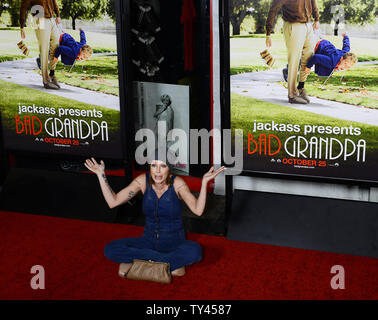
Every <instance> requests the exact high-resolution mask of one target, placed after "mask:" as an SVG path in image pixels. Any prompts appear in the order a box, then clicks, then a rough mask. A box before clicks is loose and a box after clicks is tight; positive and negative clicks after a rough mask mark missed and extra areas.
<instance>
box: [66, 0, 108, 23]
mask: <svg viewBox="0 0 378 320" xmlns="http://www.w3.org/2000/svg"><path fill="white" fill-rule="evenodd" d="M108 2H109V1H108V0H64V1H62V6H61V9H60V15H61V17H62V19H72V29H73V30H76V20H78V19H83V20H95V19H97V18H100V17H102V16H103V15H104V14H105V13H106V9H107V5H108Z"/></svg>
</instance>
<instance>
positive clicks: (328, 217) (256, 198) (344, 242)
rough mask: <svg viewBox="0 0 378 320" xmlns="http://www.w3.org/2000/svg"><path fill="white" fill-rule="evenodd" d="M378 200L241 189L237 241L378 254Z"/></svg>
mask: <svg viewBox="0 0 378 320" xmlns="http://www.w3.org/2000/svg"><path fill="white" fill-rule="evenodd" d="M377 230H378V204H376V203H368V202H358V201H348V200H335V199H326V198H315V197H305V196H293V195H283V194H273V193H263V192H252V191H241V190H236V191H235V193H234V196H233V205H232V213H231V217H230V220H229V226H228V234H227V238H228V239H231V240H240V241H248V242H254V243H262V244H270V245H278V246H284V247H293V248H302V249H311V250H319V251H326V252H335V253H344V254H353V255H359V256H367V257H374V258H378V237H377Z"/></svg>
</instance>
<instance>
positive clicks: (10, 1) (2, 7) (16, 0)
mask: <svg viewBox="0 0 378 320" xmlns="http://www.w3.org/2000/svg"><path fill="white" fill-rule="evenodd" d="M20 6H21V0H4V1H1V4H0V14H1V13H2V12H3V11H7V12H8V13H9V15H10V21H11V26H12V27H19V26H20Z"/></svg>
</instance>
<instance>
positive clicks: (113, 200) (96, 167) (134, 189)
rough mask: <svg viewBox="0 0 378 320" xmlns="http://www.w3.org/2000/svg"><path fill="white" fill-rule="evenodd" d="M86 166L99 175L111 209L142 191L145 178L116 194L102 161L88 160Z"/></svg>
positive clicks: (137, 179) (136, 179) (102, 189)
mask: <svg viewBox="0 0 378 320" xmlns="http://www.w3.org/2000/svg"><path fill="white" fill-rule="evenodd" d="M84 165H85V166H86V167H87V168H88V169H89V170H90V171H92V172H94V173H95V174H96V175H97V178H98V180H99V183H100V187H101V191H102V194H103V195H104V198H105V201H106V203H107V204H108V206H109V207H110V208H114V207H117V206H119V205H121V204H123V203H125V202H127V201H129V200H130V199H132V198H133V197H134V196H135V195H136V194H137V193H138V192H139V191H142V187H143V177H142V175H141V176H138V177H137V178H135V179H134V180H133V181H132V182H131V183H130V184H129V185H128V186H127V187H126V188H124V189H122V190H121V191H120V192H118V193H115V192H114V191H113V190H112V188H111V187H110V185H109V182H108V180H107V179H106V175H105V163H104V161H102V160H101V162H100V164H98V163H97V162H96V160H95V159H94V158H91V160H90V159H87V160H86V161H85V163H84Z"/></svg>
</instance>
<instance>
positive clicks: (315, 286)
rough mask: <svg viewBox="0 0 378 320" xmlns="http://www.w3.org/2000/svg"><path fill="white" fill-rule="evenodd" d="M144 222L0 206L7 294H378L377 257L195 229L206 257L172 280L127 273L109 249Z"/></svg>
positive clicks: (0, 285) (1, 268) (1, 269)
mask: <svg viewBox="0 0 378 320" xmlns="http://www.w3.org/2000/svg"><path fill="white" fill-rule="evenodd" d="M141 233H142V228H140V227H135V226H127V225H120V224H107V223H98V222H91V221H82V220H71V219H62V218H53V217H45V216H37V215H29V214H20V213H12V212H0V234H1V243H0V250H1V263H0V274H1V278H0V299H2V300H6V299H104V300H108V299H130V300H140V299H143V300H152V299H157V300H165V299H175V300H176V299H178V300H181V299H189V300H198V299H201V300H205V299H207V300H208V299H211V300H213V299H214V300H218V299H229V300H245V299H378V277H377V271H378V259H373V258H364V257H357V256H350V255H342V254H331V253H324V252H317V251H310V250H301V249H291V248H284V247H277V246H269V245H259V244H251V243H244V242H238V241H230V240H227V239H225V238H221V237H215V236H208V235H199V234H188V239H190V240H194V241H197V242H198V243H200V244H201V245H202V247H203V251H204V259H203V260H202V261H201V262H200V263H198V264H196V265H193V266H190V267H188V268H187V274H186V275H185V276H184V277H183V278H174V280H173V283H172V284H170V285H161V284H157V283H151V282H142V281H133V280H124V279H121V278H119V277H118V275H117V271H118V265H117V264H115V263H113V262H111V261H108V260H107V259H106V258H105V257H104V255H103V248H104V246H105V245H106V244H107V243H108V242H110V241H112V240H114V239H118V238H122V237H135V236H139V235H141ZM33 265H42V266H43V267H44V269H45V278H46V281H45V285H46V289H45V290H33V289H31V287H30V280H31V278H32V277H33V276H34V275H33V274H31V273H30V269H31V267H32V266H33ZM333 265H342V266H343V267H344V269H345V290H333V289H332V288H331V286H330V280H331V278H332V276H334V275H333V274H331V273H330V270H331V267H332V266H333Z"/></svg>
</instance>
